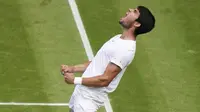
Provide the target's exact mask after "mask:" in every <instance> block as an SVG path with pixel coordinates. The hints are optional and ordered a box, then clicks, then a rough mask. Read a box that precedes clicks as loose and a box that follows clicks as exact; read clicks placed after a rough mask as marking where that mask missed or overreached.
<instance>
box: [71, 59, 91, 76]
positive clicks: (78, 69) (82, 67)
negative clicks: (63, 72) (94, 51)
mask: <svg viewBox="0 0 200 112" xmlns="http://www.w3.org/2000/svg"><path fill="white" fill-rule="evenodd" d="M90 63H91V61H88V62H86V63H83V64H78V65H75V66H72V69H73V72H74V73H75V72H80V73H83V72H84V71H85V70H86V68H87V67H88V65H89V64H90Z"/></svg>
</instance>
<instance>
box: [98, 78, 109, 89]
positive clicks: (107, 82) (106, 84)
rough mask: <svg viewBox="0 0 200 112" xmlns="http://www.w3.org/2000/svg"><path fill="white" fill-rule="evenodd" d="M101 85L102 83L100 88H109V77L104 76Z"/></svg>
mask: <svg viewBox="0 0 200 112" xmlns="http://www.w3.org/2000/svg"><path fill="white" fill-rule="evenodd" d="M100 80H101V83H100V87H107V86H108V85H109V84H110V82H111V81H110V80H109V77H108V76H103V77H101V79H100Z"/></svg>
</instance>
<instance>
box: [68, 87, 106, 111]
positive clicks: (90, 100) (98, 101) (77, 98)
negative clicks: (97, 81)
mask: <svg viewBox="0 0 200 112" xmlns="http://www.w3.org/2000/svg"><path fill="white" fill-rule="evenodd" d="M105 97H107V96H106V94H101V93H100V94H99V92H98V93H97V91H96V90H95V91H92V90H90V89H88V88H87V87H85V86H81V85H80V86H77V87H75V90H74V92H73V94H72V96H71V99H70V102H69V108H70V109H72V110H73V112H96V111H97V110H98V109H99V108H100V107H101V106H103V105H104V101H105Z"/></svg>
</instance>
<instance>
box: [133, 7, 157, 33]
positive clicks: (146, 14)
mask: <svg viewBox="0 0 200 112" xmlns="http://www.w3.org/2000/svg"><path fill="white" fill-rule="evenodd" d="M137 9H138V10H139V12H140V16H139V18H138V19H137V20H136V21H137V22H139V23H140V24H141V25H140V27H138V28H136V30H135V32H134V33H135V35H136V36H137V35H139V34H144V33H147V32H150V31H151V30H152V29H153V28H154V27H155V17H154V16H153V14H152V13H151V11H150V10H149V9H148V8H146V7H144V6H138V7H137Z"/></svg>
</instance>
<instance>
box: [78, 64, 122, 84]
mask: <svg viewBox="0 0 200 112" xmlns="http://www.w3.org/2000/svg"><path fill="white" fill-rule="evenodd" d="M120 71H121V68H120V67H119V66H117V65H116V64H114V63H109V64H108V66H107V68H106V70H105V72H104V74H102V75H100V76H95V77H90V78H83V79H82V85H85V86H88V87H106V86H108V85H109V84H110V82H111V81H112V80H113V79H114V78H115V77H116V76H117V75H118V74H119V72H120Z"/></svg>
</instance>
